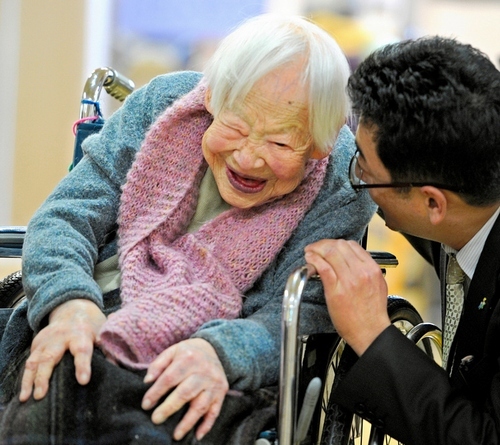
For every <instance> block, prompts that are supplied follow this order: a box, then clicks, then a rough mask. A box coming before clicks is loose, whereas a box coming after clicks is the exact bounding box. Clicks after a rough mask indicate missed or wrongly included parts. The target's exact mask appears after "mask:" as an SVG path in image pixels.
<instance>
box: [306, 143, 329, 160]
mask: <svg viewBox="0 0 500 445" xmlns="http://www.w3.org/2000/svg"><path fill="white" fill-rule="evenodd" d="M330 152H331V150H328V151H326V152H325V151H323V150H320V149H319V148H318V147H316V146H315V145H314V146H313V147H312V153H311V159H323V158H326V157H327V156H328V155H329V154H330Z"/></svg>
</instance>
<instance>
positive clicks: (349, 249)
mask: <svg viewBox="0 0 500 445" xmlns="http://www.w3.org/2000/svg"><path fill="white" fill-rule="evenodd" d="M305 252H306V253H305V259H306V261H307V262H308V263H309V264H312V265H313V266H314V267H315V268H316V271H317V272H318V274H319V276H320V277H321V281H322V282H323V287H324V289H325V298H326V304H327V306H328V313H329V314H330V318H331V319H332V322H333V324H334V326H335V328H336V330H337V332H338V333H339V335H340V336H341V337H342V338H343V339H344V340H345V341H346V342H347V343H348V344H349V345H350V346H351V348H352V349H353V350H354V351H355V352H356V353H357V354H358V356H360V355H362V354H363V353H364V352H365V350H366V349H367V348H368V347H369V346H370V345H371V343H372V342H373V341H374V340H375V339H376V338H377V337H378V335H379V334H381V333H382V331H383V330H385V329H386V328H387V327H388V326H389V325H390V324H391V322H390V320H389V316H388V314H387V284H386V282H385V279H384V277H383V275H382V272H381V270H380V266H379V265H378V264H377V263H376V262H375V261H374V260H373V259H372V257H371V255H370V254H369V253H368V252H366V251H365V250H364V249H363V248H362V247H361V246H360V245H359V244H358V243H357V242H355V241H346V240H322V241H319V242H317V243H314V244H311V245H309V246H307V247H306V248H305Z"/></svg>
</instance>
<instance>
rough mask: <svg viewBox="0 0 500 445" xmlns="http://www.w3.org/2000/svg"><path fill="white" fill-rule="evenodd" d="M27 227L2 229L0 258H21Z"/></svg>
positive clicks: (0, 232)
mask: <svg viewBox="0 0 500 445" xmlns="http://www.w3.org/2000/svg"><path fill="white" fill-rule="evenodd" d="M25 234H26V227H25V226H5V227H0V257H1V258H21V254H22V249H23V243H24V235H25Z"/></svg>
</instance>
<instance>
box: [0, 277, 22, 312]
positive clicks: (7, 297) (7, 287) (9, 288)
mask: <svg viewBox="0 0 500 445" xmlns="http://www.w3.org/2000/svg"><path fill="white" fill-rule="evenodd" d="M24 298H25V294H24V289H23V283H22V272H21V271H20V270H19V271H17V272H14V273H11V274H10V275H8V276H7V277H5V278H4V279H3V280H2V281H0V308H13V307H16V306H17V305H18V304H19V303H20V302H21V301H22V300H23V299H24Z"/></svg>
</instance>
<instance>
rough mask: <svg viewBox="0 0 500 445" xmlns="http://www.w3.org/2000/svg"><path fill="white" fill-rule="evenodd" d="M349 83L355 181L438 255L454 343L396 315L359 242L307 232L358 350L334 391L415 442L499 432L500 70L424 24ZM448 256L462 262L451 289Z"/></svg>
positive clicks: (429, 254)
mask: <svg viewBox="0 0 500 445" xmlns="http://www.w3.org/2000/svg"><path fill="white" fill-rule="evenodd" d="M348 90H349V94H350V97H351V99H352V102H353V108H354V111H355V112H356V113H357V114H358V115H359V125H358V128H357V133H356V142H357V146H358V151H357V153H356V154H355V156H354V157H353V159H352V161H351V166H350V178H351V184H352V187H353V188H354V189H356V190H361V189H364V188H366V189H368V190H369V192H370V195H371V197H372V199H373V200H374V201H375V202H376V203H377V204H378V205H379V209H380V213H381V214H382V216H383V217H384V219H385V221H386V225H387V226H388V227H389V228H391V229H393V230H396V231H400V232H402V233H403V234H405V235H406V236H407V237H408V239H410V241H411V242H412V243H413V244H414V246H415V247H416V248H417V250H419V252H420V253H422V254H423V255H424V257H425V258H426V259H427V260H428V261H430V262H431V264H432V265H433V266H434V268H435V270H436V272H437V273H438V275H439V277H440V280H441V282H442V289H443V331H444V336H445V343H446V336H448V340H449V341H448V343H449V346H448V347H447V351H446V356H445V363H444V368H442V367H440V366H438V365H437V364H436V363H435V362H434V361H432V360H431V359H430V358H428V357H427V356H426V355H425V354H424V353H423V352H422V351H421V350H420V349H418V348H417V347H416V346H415V345H414V344H413V343H412V342H410V341H409V340H408V339H406V337H405V336H404V335H402V334H401V333H400V332H399V331H398V330H397V329H396V328H395V327H393V326H391V323H390V320H389V318H388V315H387V306H386V305H387V292H388V290H387V285H386V283H385V281H384V278H383V276H382V274H381V271H380V268H379V267H378V266H377V264H376V263H375V262H374V261H373V260H372V259H371V257H370V255H369V254H368V253H366V252H365V251H364V250H363V249H362V248H361V247H360V246H359V245H358V244H357V243H354V242H350V241H344V240H323V241H320V242H318V243H315V244H312V245H310V246H308V247H307V248H306V260H307V262H309V263H311V264H313V265H314V266H315V267H316V269H317V271H318V273H319V275H320V276H321V279H322V281H323V284H324V287H325V293H326V294H325V296H326V300H327V304H328V308H329V313H330V317H331V318H332V321H333V323H334V324H335V326H336V328H337V330H338V332H339V333H340V335H342V336H343V337H344V338H345V340H346V341H347V343H348V344H349V345H350V346H351V347H352V348H353V350H354V351H355V352H356V353H357V354H358V356H359V357H360V358H359V360H358V362H357V363H356V364H355V365H354V367H353V368H352V369H351V370H350V371H349V372H348V373H347V375H346V377H345V379H344V380H343V381H342V382H341V384H340V385H339V387H338V389H337V391H336V392H335V396H334V397H335V400H336V401H337V402H338V403H339V404H341V405H343V406H345V407H347V408H349V409H351V410H352V411H354V412H361V411H363V412H365V413H366V412H370V415H371V417H372V419H375V420H377V421H378V422H377V423H380V424H383V425H384V430H385V431H386V433H387V434H389V435H391V436H392V437H394V438H396V439H398V440H400V441H402V442H403V443H405V444H406V445H412V444H425V445H430V444H440V445H443V444H480V443H481V444H483V443H488V444H497V443H500V369H499V362H500V305H498V304H497V302H498V299H499V298H500V218H498V214H499V212H500V72H499V71H498V70H497V69H496V68H495V67H494V65H493V64H492V63H491V62H490V61H489V60H488V58H487V57H486V56H484V55H483V54H482V53H480V52H479V51H478V50H477V49H474V48H472V47H470V46H468V45H464V44H460V43H459V42H457V41H455V40H453V39H445V38H440V37H429V38H424V39H419V40H416V41H407V42H401V43H396V44H391V45H388V46H386V47H384V48H382V49H380V50H378V51H376V52H375V53H373V54H372V55H370V56H369V57H368V58H367V59H366V60H365V61H363V62H362V63H361V65H360V66H359V67H358V69H357V70H356V72H355V73H354V74H353V75H352V77H351V79H350V81H349V86H348ZM448 263H449V264H450V266H449V267H450V269H451V264H452V263H453V264H454V265H455V267H457V266H456V265H457V264H458V266H459V267H458V269H457V268H456V269H455V270H459V271H460V272H456V273H454V276H459V277H460V280H455V281H456V283H455V284H451V280H450V278H448V279H449V283H448V284H450V289H452V287H451V286H454V287H453V289H458V290H456V291H455V290H454V291H453V292H449V295H447V290H446V268H447V267H448ZM457 274H458V275H457ZM450 276H451V275H448V277H450ZM452 297H453V298H455V301H454V302H452V300H451V298H452ZM457 302H458V303H457ZM455 305H456V306H455ZM452 308H455V309H456V312H457V317H456V324H457V325H458V327H457V328H456V331H455V332H453V331H452V330H450V329H449V328H451V327H452V326H453V323H454V321H453V318H452V317H451V316H450V315H451V314H452V313H453V311H452Z"/></svg>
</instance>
